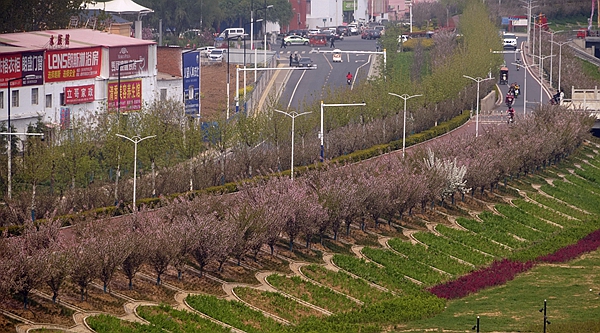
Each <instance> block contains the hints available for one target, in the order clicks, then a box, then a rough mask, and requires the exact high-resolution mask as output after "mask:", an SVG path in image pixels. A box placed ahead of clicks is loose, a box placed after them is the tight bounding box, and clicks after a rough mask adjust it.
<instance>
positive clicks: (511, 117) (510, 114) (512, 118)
mask: <svg viewBox="0 0 600 333" xmlns="http://www.w3.org/2000/svg"><path fill="white" fill-rule="evenodd" d="M506 114H507V115H508V120H507V122H508V123H509V124H510V123H512V122H514V121H515V109H513V108H512V107H510V106H509V107H508V110H507V111H506Z"/></svg>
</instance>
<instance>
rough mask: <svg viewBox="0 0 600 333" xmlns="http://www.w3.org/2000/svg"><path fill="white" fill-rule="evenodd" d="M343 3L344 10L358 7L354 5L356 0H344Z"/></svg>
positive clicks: (353, 9) (352, 9)
mask: <svg viewBox="0 0 600 333" xmlns="http://www.w3.org/2000/svg"><path fill="white" fill-rule="evenodd" d="M342 5H343V9H342V10H343V11H345V12H347V11H355V10H356V7H354V1H344V2H343V3H342Z"/></svg>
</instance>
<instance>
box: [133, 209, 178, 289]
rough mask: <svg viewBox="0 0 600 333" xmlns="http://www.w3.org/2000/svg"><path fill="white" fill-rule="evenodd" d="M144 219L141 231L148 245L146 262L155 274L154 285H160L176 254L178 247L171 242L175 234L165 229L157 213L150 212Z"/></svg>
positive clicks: (165, 226) (162, 220)
mask: <svg viewBox="0 0 600 333" xmlns="http://www.w3.org/2000/svg"><path fill="white" fill-rule="evenodd" d="M144 217H145V218H144V224H143V225H142V230H143V233H144V235H145V237H146V242H147V244H148V249H147V250H148V252H147V260H148V263H149V264H150V265H151V266H152V268H154V272H155V273H156V284H160V283H161V280H160V278H161V276H162V275H163V274H164V272H166V271H167V268H168V267H169V265H170V264H171V263H172V262H173V260H174V259H175V257H176V256H177V253H178V246H177V244H176V243H175V242H174V241H173V239H174V237H176V234H175V232H174V231H173V230H172V229H170V228H168V227H167V226H168V225H166V224H165V221H164V219H163V217H162V216H161V214H160V213H159V212H157V211H151V212H148V213H147V214H145V215H144Z"/></svg>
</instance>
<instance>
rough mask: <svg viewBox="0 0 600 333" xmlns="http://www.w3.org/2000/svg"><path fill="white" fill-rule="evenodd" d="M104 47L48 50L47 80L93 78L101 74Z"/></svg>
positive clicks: (45, 76) (46, 60) (46, 58)
mask: <svg viewBox="0 0 600 333" xmlns="http://www.w3.org/2000/svg"><path fill="white" fill-rule="evenodd" d="M101 57H102V48H100V47H94V48H89V49H65V50H48V51H46V55H45V63H46V68H45V72H44V79H45V81H46V82H58V81H69V80H80V79H91V78H95V77H96V76H98V75H100V65H101V63H102V62H101Z"/></svg>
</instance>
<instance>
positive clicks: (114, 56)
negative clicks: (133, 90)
mask: <svg viewBox="0 0 600 333" xmlns="http://www.w3.org/2000/svg"><path fill="white" fill-rule="evenodd" d="M108 58H109V59H108V61H109V63H110V66H109V67H110V76H111V77H118V76H119V66H120V67H121V77H124V76H130V75H135V74H137V73H138V72H139V71H142V70H145V69H146V68H147V61H148V46H147V45H141V46H123V47H112V48H110V49H109V50H108ZM134 61H137V62H135V63H132V62H134Z"/></svg>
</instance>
